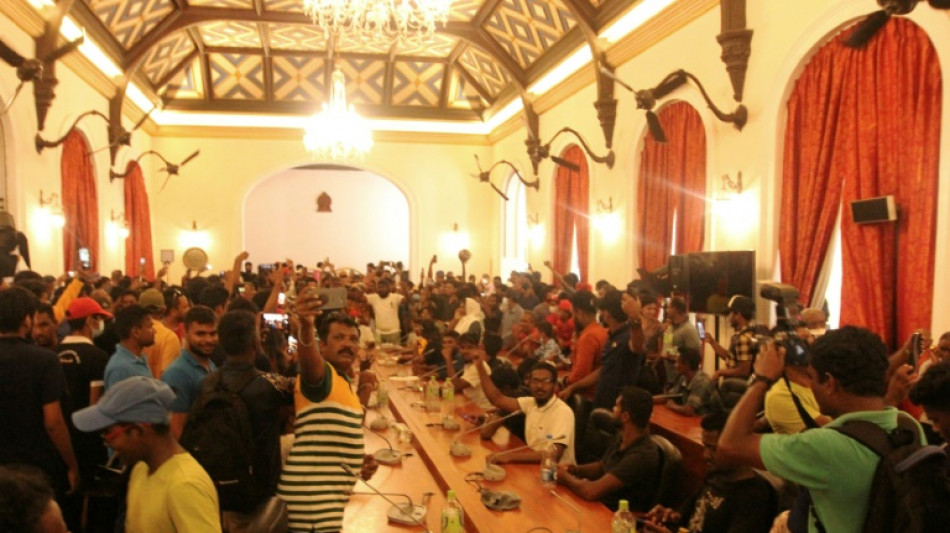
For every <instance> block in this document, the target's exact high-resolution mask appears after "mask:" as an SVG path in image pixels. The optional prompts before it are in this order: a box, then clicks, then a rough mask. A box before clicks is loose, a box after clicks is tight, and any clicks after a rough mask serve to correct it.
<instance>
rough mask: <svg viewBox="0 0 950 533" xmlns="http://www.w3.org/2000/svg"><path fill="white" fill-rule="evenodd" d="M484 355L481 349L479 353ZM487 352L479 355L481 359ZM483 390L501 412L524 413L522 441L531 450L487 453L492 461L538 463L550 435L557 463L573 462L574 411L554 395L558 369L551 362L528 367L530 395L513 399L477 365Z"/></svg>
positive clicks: (483, 358)
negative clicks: (556, 455)
mask: <svg viewBox="0 0 950 533" xmlns="http://www.w3.org/2000/svg"><path fill="white" fill-rule="evenodd" d="M482 354H484V352H482ZM485 359H487V355H482V360H485ZM475 368H476V369H477V370H478V373H479V378H480V383H481V386H482V390H484V391H485V396H487V397H488V400H489V401H491V403H492V404H493V405H494V406H495V407H497V408H499V409H501V410H504V411H507V412H515V411H522V412H523V413H524V414H525V424H524V428H525V429H524V436H525V444H527V445H528V446H530V449H528V450H523V451H520V452H511V453H506V452H499V453H496V454H492V455H490V456H488V460H489V461H491V462H492V463H540V462H541V450H543V449H544V446H545V445H547V437H548V435H551V437H552V438H553V440H554V446H555V448H557V454H558V462H559V463H567V464H574V463H575V459H574V411H572V410H571V408H570V407H568V405H567V404H566V403H564V402H563V401H561V399H560V398H558V397H557V395H556V394H554V390H555V387H556V384H557V369H556V368H554V365H552V364H550V363H544V362H542V363H538V364H536V365H534V367H533V368H532V369H531V374H530V376H529V377H528V379H527V385H528V387H529V388H530V389H531V396H522V397H520V398H512V397H511V396H505V395H504V394H502V392H501V391H500V390H498V387H496V386H495V384H494V383H492V380H491V378H489V377H488V374H487V373H486V372H485V370H484V368H483V366H482V365H476V366H475Z"/></svg>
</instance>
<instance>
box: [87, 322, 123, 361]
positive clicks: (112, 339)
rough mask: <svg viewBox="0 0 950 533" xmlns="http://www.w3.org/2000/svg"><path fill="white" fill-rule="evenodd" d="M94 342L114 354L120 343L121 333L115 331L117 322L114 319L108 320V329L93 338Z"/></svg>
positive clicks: (108, 352) (103, 349)
mask: <svg viewBox="0 0 950 533" xmlns="http://www.w3.org/2000/svg"><path fill="white" fill-rule="evenodd" d="M92 342H93V343H95V345H96V346H98V347H99V349H100V350H102V351H104V352H106V353H107V354H109V355H112V354H114V353H115V345H116V344H119V334H118V333H116V332H115V322H114V321H112V320H109V321H108V322H106V329H105V330H104V331H103V332H102V335H99V336H98V337H96V338H95V339H93V340H92Z"/></svg>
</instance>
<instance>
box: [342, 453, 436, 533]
mask: <svg viewBox="0 0 950 533" xmlns="http://www.w3.org/2000/svg"><path fill="white" fill-rule="evenodd" d="M340 468H342V469H343V471H344V472H346V473H347V474H349V475H351V476H353V477H355V478H356V479H358V480H360V481H362V482H363V484H364V485H366V486H367V487H368V488H369V489H370V490H371V491H373V492H374V493H375V494H376V495H377V496H379V497H381V498H382V499H384V500H386V502H387V503H389V504H390V505H392V508H390V509H389V511H388V512H387V513H386V516H387V517H388V518H389V519H390V520H393V521H394V522H400V523H402V524H408V525H417V526H421V527H422V529H424V530H425V532H426V533H432V532H431V531H430V530H429V528H428V527H426V525H425V523H424V522H423V521H422V520H423V519H425V516H426V507H425V505H413V504H412V498H410V497H409V496H408V495H406V494H397V496H405V497H406V499H408V500H409V503H408V504H403V505H399V504H398V503H396V502H394V501H392V500H391V499H390V498H389V496H388V495H387V494H386V493H382V492H380V491H379V490H377V489H376V487H374V486H372V485H370V484H369V483H367V482H366V480H364V479H363V478H361V477H360V475H359V473H358V472H356V471H354V470H353V469H352V468H350V465H347V464H341V465H340ZM352 494H357V493H355V492H353V493H352ZM429 494H430V495H431V493H429ZM427 502H428V500H427V499H425V498H424V499H423V503H427ZM407 511H408V512H407Z"/></svg>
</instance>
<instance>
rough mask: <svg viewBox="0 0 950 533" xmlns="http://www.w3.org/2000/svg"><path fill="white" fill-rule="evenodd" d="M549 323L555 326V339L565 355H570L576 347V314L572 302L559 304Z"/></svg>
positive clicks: (563, 301)
mask: <svg viewBox="0 0 950 533" xmlns="http://www.w3.org/2000/svg"><path fill="white" fill-rule="evenodd" d="M547 321H548V322H550V323H551V325H552V326H554V338H555V339H556V340H557V345H558V346H559V347H560V348H561V352H562V353H563V354H564V355H570V353H571V349H572V348H573V347H574V313H573V308H572V307H571V301H570V300H568V299H567V298H564V299H563V300H561V301H559V302H558V303H557V312H556V313H551V314H550V315H548V317H547Z"/></svg>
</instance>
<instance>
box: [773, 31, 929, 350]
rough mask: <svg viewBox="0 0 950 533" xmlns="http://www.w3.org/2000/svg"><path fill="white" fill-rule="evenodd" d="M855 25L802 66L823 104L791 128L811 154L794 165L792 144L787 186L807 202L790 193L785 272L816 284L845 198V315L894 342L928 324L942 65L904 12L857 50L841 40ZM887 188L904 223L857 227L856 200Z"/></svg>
mask: <svg viewBox="0 0 950 533" xmlns="http://www.w3.org/2000/svg"><path fill="white" fill-rule="evenodd" d="M852 31H853V30H852ZM849 33H850V31H846V32H843V33H842V34H841V35H839V36H838V37H836V38H835V39H833V40H832V41H831V42H829V43H828V44H826V45H825V46H824V47H823V48H822V49H821V50H820V51H819V52H818V54H817V55H816V57H815V59H813V60H812V62H811V63H809V65H808V66H807V68H806V69H805V72H804V73H803V74H802V80H806V81H805V82H804V83H813V85H812V86H811V87H810V91H813V94H812V95H810V96H809V98H811V99H812V101H813V102H819V103H821V105H820V106H816V107H813V108H808V109H802V110H800V111H796V114H797V115H801V117H799V118H798V120H799V121H800V122H801V124H802V125H803V126H807V127H802V128H801V131H800V132H798V133H790V135H791V134H794V135H797V136H799V137H800V140H799V141H798V142H799V146H800V147H801V151H803V152H808V153H809V159H807V160H806V163H807V164H806V165H797V164H790V163H789V161H788V160H789V154H788V150H789V141H788V140H787V141H786V164H785V172H786V174H785V180H786V182H792V183H786V184H785V185H784V186H783V190H784V191H785V194H786V195H789V194H791V195H792V198H805V199H807V200H808V201H810V202H811V203H812V206H811V211H807V210H804V209H801V208H799V209H793V208H795V207H796V206H795V203H794V201H793V200H787V199H783V216H782V225H781V230H780V233H781V236H780V239H781V243H782V248H781V253H782V271H783V278H785V280H787V281H788V282H789V283H796V280H797V281H798V282H799V283H801V285H799V286H800V287H806V286H807V287H809V290H811V289H813V288H814V283H815V278H816V277H817V269H818V268H820V265H821V260H822V259H821V258H823V257H824V254H825V249H826V248H827V237H825V234H826V233H827V234H828V235H830V231H831V229H829V228H828V226H829V225H830V224H833V222H829V221H828V220H827V219H828V217H830V218H831V220H832V221H833V220H834V214H833V213H834V212H836V211H837V210H838V206H839V205H841V202H843V206H844V208H843V209H842V217H843V218H842V222H841V233H842V254H843V257H842V259H843V287H842V294H841V299H842V302H843V305H842V311H841V323H842V324H854V325H859V326H863V327H866V328H868V329H871V330H872V331H875V332H877V333H878V334H880V335H881V336H882V337H883V338H884V339H885V341H886V342H888V343H889V344H892V345H893V344H895V343H900V342H902V341H903V339H905V338H907V337H908V336H909V335H910V334H911V333H912V332H913V330H915V329H916V328H920V327H928V326H929V325H930V321H931V313H932V307H933V277H934V248H935V239H936V219H937V208H936V195H937V183H938V163H939V153H938V150H939V142H940V120H939V117H940V116H941V92H942V82H941V74H940V66H939V63H938V61H937V55H936V52H935V50H934V48H933V45H932V43H931V42H930V40H929V38H928V37H927V35H926V33H924V31H923V30H921V29H920V28H919V27H917V26H916V25H915V24H914V23H913V22H911V21H909V20H907V19H904V18H899V17H895V18H893V19H892V20H891V21H890V22H888V24H887V25H886V26H885V27H884V29H883V30H882V31H881V32H880V33H879V34H878V35H877V36H876V37H875V38H874V39H872V40H871V42H870V43H869V44H868V46H867V47H866V48H864V49H860V50H853V49H850V48H847V47H845V46H844V45H843V44H842V41H843V40H844V39H845V38H846V37H847V36H848V34H849ZM808 80H824V81H823V82H820V83H819V82H818V81H813V82H810V81H808ZM878 80H880V81H878ZM799 84H800V85H801V84H802V82H799ZM807 87H808V86H802V89H801V90H802V91H803V92H805V91H806V90H808V88H807ZM798 91H799V88H798V87H796V93H797V92H798ZM791 109H792V108H791V106H790V111H791ZM823 109H824V111H825V112H826V114H822V110H823ZM806 112H807V114H808V115H810V116H811V118H808V119H807V123H806V120H805V118H804V115H805V113H806ZM794 120H796V117H795V116H792V114H791V112H790V116H789V122H790V123H791V122H792V121H794ZM789 131H790V132H793V129H792V128H791V127H790V128H789ZM799 182H801V183H802V184H801V185H800V186H799ZM889 194H891V195H894V197H895V199H896V202H897V204H898V205H900V206H901V207H902V210H901V213H900V217H899V221H898V223H897V224H874V225H863V226H859V225H856V224H854V223H853V221H852V217H851V214H850V208H849V206H850V203H851V202H852V201H854V200H859V199H866V198H872V197H877V196H884V195H889ZM796 195H797V196H796ZM839 197H840V200H839ZM819 200H820V202H819ZM819 203H820V204H821V205H820V206H819V205H818V204H819ZM786 209H788V211H786ZM786 215H787V216H786ZM815 225H818V226H820V227H819V228H815V227H814V226H815ZM821 239H824V240H825V243H824V248H816V249H814V250H812V249H811V247H812V246H815V247H817V246H819V245H820V243H819V242H815V243H811V242H809V241H812V240H815V241H819V240H821ZM786 256H788V257H786ZM786 262H788V265H789V270H788V271H787V272H786ZM795 276H798V278H796V277H795ZM806 301H807V300H806ZM895 335H896V338H895Z"/></svg>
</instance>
